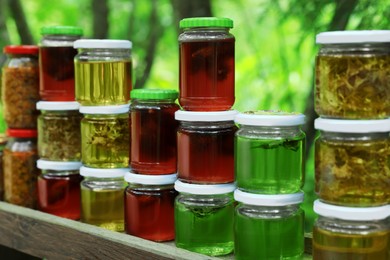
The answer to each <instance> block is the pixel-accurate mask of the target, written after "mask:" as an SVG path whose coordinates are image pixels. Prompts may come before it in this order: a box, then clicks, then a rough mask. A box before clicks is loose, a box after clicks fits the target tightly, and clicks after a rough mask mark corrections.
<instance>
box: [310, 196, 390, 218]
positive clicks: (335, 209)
mask: <svg viewBox="0 0 390 260" xmlns="http://www.w3.org/2000/svg"><path fill="white" fill-rule="evenodd" d="M314 212H316V213H317V214H318V215H320V216H324V217H329V218H338V219H344V220H352V221H371V220H381V219H385V218H388V217H390V205H385V206H380V207H366V208H361V207H342V206H335V205H330V204H325V203H323V202H321V201H320V200H316V201H314Z"/></svg>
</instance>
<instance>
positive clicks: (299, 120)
mask: <svg viewBox="0 0 390 260" xmlns="http://www.w3.org/2000/svg"><path fill="white" fill-rule="evenodd" d="M234 121H235V122H236V123H237V124H241V125H254V126H294V125H303V124H304V123H305V116H304V115H303V114H300V113H295V112H284V111H276V110H275V111H274V110H259V111H247V112H244V113H240V114H238V115H237V116H236V117H235V120H234Z"/></svg>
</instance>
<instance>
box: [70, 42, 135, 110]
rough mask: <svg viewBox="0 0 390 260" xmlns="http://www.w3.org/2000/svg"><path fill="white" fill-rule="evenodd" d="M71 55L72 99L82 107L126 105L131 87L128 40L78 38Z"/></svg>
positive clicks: (129, 43)
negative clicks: (74, 54) (73, 91)
mask: <svg viewBox="0 0 390 260" xmlns="http://www.w3.org/2000/svg"><path fill="white" fill-rule="evenodd" d="M73 46H74V48H76V49H78V54H77V56H76V57H75V60H74V64H75V77H76V101H78V102H79V103H80V104H81V105H82V106H103V105H120V104H127V103H129V100H130V91H131V89H132V78H131V77H132V75H131V74H132V72H131V70H132V62H131V47H132V43H131V42H130V41H127V40H78V41H76V42H75V43H74V45H73Z"/></svg>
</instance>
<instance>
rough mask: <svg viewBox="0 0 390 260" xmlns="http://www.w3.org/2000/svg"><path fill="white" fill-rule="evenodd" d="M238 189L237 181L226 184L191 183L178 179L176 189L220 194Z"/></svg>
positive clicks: (195, 192)
mask: <svg viewBox="0 0 390 260" xmlns="http://www.w3.org/2000/svg"><path fill="white" fill-rule="evenodd" d="M235 189H236V184H235V183H226V184H191V183H185V182H181V181H179V180H177V181H176V182H175V190H177V191H178V192H183V193H190V194H196V195H218V194H226V193H230V192H233V191H234V190H235Z"/></svg>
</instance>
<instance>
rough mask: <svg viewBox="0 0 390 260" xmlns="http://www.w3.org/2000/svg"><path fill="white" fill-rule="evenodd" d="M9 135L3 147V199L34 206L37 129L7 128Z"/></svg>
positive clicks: (37, 172) (36, 174)
mask: <svg viewBox="0 0 390 260" xmlns="http://www.w3.org/2000/svg"><path fill="white" fill-rule="evenodd" d="M7 136H8V137H9V140H8V143H7V146H6V147H5V149H4V155H3V167H4V201H5V202H9V203H11V204H15V205H19V206H24V207H28V208H36V204H37V189H36V185H37V178H38V175H39V173H40V172H39V170H38V168H37V167H36V162H37V159H38V154H37V131H36V130H33V129H7Z"/></svg>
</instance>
